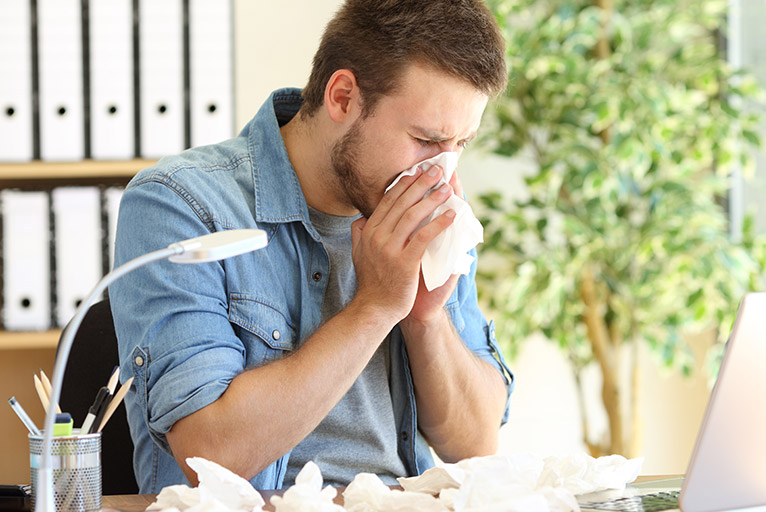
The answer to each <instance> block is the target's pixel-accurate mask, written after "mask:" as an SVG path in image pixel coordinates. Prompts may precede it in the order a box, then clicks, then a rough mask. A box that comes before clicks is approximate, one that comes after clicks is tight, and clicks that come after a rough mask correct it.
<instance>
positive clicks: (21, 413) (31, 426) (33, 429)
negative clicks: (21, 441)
mask: <svg viewBox="0 0 766 512" xmlns="http://www.w3.org/2000/svg"><path fill="white" fill-rule="evenodd" d="M8 403H9V404H10V405H11V409H13V412H15V413H16V416H18V417H19V419H20V420H21V422H22V423H24V426H25V427H27V430H29V433H30V434H32V435H35V436H39V435H41V432H40V429H38V428H37V425H35V422H34V421H32V418H30V417H29V415H27V411H25V410H24V408H23V407H22V406H21V404H20V403H19V402H18V400H16V397H15V396H12V397H11V398H9V399H8Z"/></svg>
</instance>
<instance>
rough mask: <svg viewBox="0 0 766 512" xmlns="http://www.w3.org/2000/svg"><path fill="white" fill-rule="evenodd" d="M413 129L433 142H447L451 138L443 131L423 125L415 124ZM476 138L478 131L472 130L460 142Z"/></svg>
mask: <svg viewBox="0 0 766 512" xmlns="http://www.w3.org/2000/svg"><path fill="white" fill-rule="evenodd" d="M412 130H413V131H414V132H417V134H418V135H420V136H422V137H423V138H424V139H428V140H430V141H432V142H446V141H448V140H450V138H451V137H447V136H446V135H444V134H443V133H441V132H438V131H436V130H430V129H428V128H423V127H422V126H413V127H412ZM474 138H476V132H471V133H470V134H468V136H467V137H465V138H463V139H460V140H459V141H458V142H468V141H471V140H473V139H474Z"/></svg>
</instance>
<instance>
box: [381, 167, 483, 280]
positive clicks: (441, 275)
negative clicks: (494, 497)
mask: <svg viewBox="0 0 766 512" xmlns="http://www.w3.org/2000/svg"><path fill="white" fill-rule="evenodd" d="M457 159H458V154H457V153H455V152H446V153H441V154H439V155H436V156H435V157H433V158H429V159H428V160H424V161H422V162H419V163H417V164H415V165H413V166H412V167H411V168H409V169H408V170H406V171H404V172H403V173H401V174H400V175H399V176H397V178H396V179H395V180H394V182H393V183H392V184H391V185H390V186H389V187H388V188H387V189H386V192H388V191H389V190H390V189H391V187H393V186H394V185H396V184H397V182H398V181H399V180H400V179H402V178H403V177H404V176H412V175H413V174H415V172H416V171H417V168H418V167H422V169H423V170H424V171H427V170H428V169H429V168H430V167H431V166H433V165H439V166H440V167H441V168H442V169H443V170H444V172H443V173H442V177H441V179H440V180H439V183H437V184H436V185H435V186H434V187H433V188H432V189H431V190H430V191H429V192H428V193H427V194H426V196H428V194H429V193H430V192H431V191H433V190H436V189H438V188H439V187H441V186H442V184H444V183H449V180H450V179H451V178H452V174H453V173H454V172H455V169H456V168H457ZM450 209H451V210H454V211H455V220H454V221H453V222H452V224H451V225H450V226H449V227H448V228H447V229H445V230H444V231H442V232H441V233H440V234H439V236H437V237H436V238H435V239H434V240H433V241H431V243H430V244H428V247H427V248H426V252H425V254H424V255H423V259H422V261H421V264H420V265H421V269H422V270H423V280H424V281H425V285H426V288H427V289H428V291H431V290H433V289H434V288H438V287H439V286H441V285H443V284H444V283H446V282H447V279H449V277H450V276H451V275H452V274H468V273H469V272H470V270H471V263H473V259H474V258H473V256H471V255H470V254H468V251H470V250H471V249H473V248H474V247H476V245H478V244H480V243H481V242H483V241H484V228H483V227H482V225H481V222H479V220H478V219H477V218H476V216H475V215H474V214H473V210H472V209H471V206H470V205H469V204H468V203H467V202H466V201H465V200H464V199H463V198H462V197H458V196H457V195H455V194H452V195H451V196H450V197H449V199H447V201H446V202H445V203H443V204H441V205H439V207H438V208H437V209H436V210H435V211H434V212H433V213H432V214H431V215H430V216H429V217H428V218H427V219H426V220H425V221H424V222H423V223H421V226H423V225H425V224H427V223H429V222H431V221H432V220H433V219H435V218H436V217H438V216H439V215H441V214H443V213H444V212H446V211H447V210H450Z"/></svg>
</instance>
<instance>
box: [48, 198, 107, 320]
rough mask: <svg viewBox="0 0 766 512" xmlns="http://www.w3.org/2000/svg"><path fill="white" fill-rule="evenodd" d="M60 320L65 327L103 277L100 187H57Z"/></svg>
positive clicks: (54, 204)
mask: <svg viewBox="0 0 766 512" xmlns="http://www.w3.org/2000/svg"><path fill="white" fill-rule="evenodd" d="M52 195H53V198H52V199H53V219H54V236H55V246H56V250H55V254H56V321H57V324H58V326H59V327H64V326H65V325H66V324H67V322H69V320H70V319H71V318H72V316H74V312H75V310H76V309H77V306H78V305H79V303H80V302H81V301H82V300H83V299H85V298H86V297H87V296H88V293H89V292H90V291H91V290H92V289H93V287H94V286H95V285H96V283H97V282H98V280H99V279H101V276H102V269H101V194H100V193H99V190H98V188H97V187H60V188H56V189H53V192H52Z"/></svg>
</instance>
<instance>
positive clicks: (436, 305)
mask: <svg viewBox="0 0 766 512" xmlns="http://www.w3.org/2000/svg"><path fill="white" fill-rule="evenodd" d="M449 184H450V187H452V190H454V192H455V195H457V196H458V197H463V185H462V183H460V179H459V178H458V177H457V171H455V172H453V173H452V178H450V181H449ZM459 277H460V276H458V275H457V274H453V275H452V276H450V278H449V279H447V282H445V283H444V284H443V285H441V286H440V287H438V288H434V289H433V290H431V291H428V288H426V285H425V282H424V281H423V272H422V271H421V272H420V279H419V283H418V293H417V296H416V298H415V303H414V305H413V307H412V310H411V311H410V313H409V314H408V315H407V318H405V319H404V322H405V323H410V322H419V323H421V324H428V323H431V322H434V321H437V320H438V318H439V317H440V316H441V314H442V309H443V308H444V305H445V304H446V303H447V299H449V298H450V296H451V295H452V292H454V291H455V286H457V281H458V278H459Z"/></svg>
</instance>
